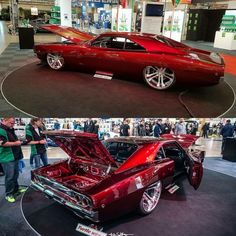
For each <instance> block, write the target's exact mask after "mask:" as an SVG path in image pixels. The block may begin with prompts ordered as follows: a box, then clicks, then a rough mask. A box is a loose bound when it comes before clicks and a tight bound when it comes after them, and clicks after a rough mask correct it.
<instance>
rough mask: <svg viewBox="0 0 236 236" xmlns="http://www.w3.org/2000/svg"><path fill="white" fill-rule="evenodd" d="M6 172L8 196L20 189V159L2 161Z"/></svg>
mask: <svg viewBox="0 0 236 236" xmlns="http://www.w3.org/2000/svg"><path fill="white" fill-rule="evenodd" d="M2 167H3V170H4V173H5V188H6V196H8V195H13V194H15V193H16V192H17V191H18V188H19V185H18V181H17V179H18V177H19V163H18V160H16V161H10V162H6V163H2Z"/></svg>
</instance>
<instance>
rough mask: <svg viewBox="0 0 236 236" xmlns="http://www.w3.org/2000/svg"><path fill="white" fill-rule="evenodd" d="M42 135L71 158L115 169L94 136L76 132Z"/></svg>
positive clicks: (46, 132)
mask: <svg viewBox="0 0 236 236" xmlns="http://www.w3.org/2000/svg"><path fill="white" fill-rule="evenodd" d="M44 134H45V135H47V137H48V138H50V139H51V140H53V141H54V142H55V143H56V144H57V145H58V146H59V147H60V148H61V149H63V150H64V151H65V152H66V153H67V154H68V155H69V156H70V157H71V158H76V159H80V160H82V161H90V162H96V163H99V164H102V165H111V166H114V167H117V165H116V162H115V161H114V160H113V159H112V157H111V156H110V154H109V153H108V151H107V149H106V148H105V147H104V146H103V144H102V143H101V142H100V140H99V139H98V136H97V135H96V134H91V133H81V132H78V131H45V132H44Z"/></svg>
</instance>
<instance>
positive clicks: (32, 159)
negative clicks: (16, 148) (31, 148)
mask: <svg viewBox="0 0 236 236" xmlns="http://www.w3.org/2000/svg"><path fill="white" fill-rule="evenodd" d="M33 164H34V155H32V154H30V165H31V166H32V165H33Z"/></svg>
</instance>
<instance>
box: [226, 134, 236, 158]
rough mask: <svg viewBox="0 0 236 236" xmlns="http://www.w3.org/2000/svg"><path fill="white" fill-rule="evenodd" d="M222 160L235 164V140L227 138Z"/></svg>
mask: <svg viewBox="0 0 236 236" xmlns="http://www.w3.org/2000/svg"><path fill="white" fill-rule="evenodd" d="M223 159H224V160H227V161H232V162H236V138H227V139H226V141H225V148H224V151H223Z"/></svg>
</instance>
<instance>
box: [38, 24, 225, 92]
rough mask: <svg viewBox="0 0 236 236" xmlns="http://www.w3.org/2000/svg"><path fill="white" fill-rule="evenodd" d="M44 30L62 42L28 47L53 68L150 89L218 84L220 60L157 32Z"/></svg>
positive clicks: (217, 56)
mask: <svg viewBox="0 0 236 236" xmlns="http://www.w3.org/2000/svg"><path fill="white" fill-rule="evenodd" d="M42 28H43V29H45V30H48V31H50V32H53V33H55V34H58V35H60V36H62V37H64V38H65V39H67V41H63V42H61V43H48V44H38V45H36V46H35V48H34V51H35V53H36V54H37V57H38V58H39V59H40V60H42V61H45V62H46V63H47V64H48V65H49V66H50V68H52V69H53V70H60V69H62V68H63V67H64V66H71V67H74V68H78V69H82V68H83V69H86V70H87V71H89V72H90V73H96V72H102V73H103V74H109V75H113V76H118V77H120V78H125V79H128V80H131V81H140V80H144V81H145V82H146V84H147V85H149V86H150V87H152V88H154V89H156V90H165V89H168V88H170V87H172V86H173V85H174V84H175V83H181V84H184V85H195V86H208V85H214V84H218V83H219V82H220V80H222V79H223V77H224V61H223V59H222V57H221V56H220V55H219V54H217V53H213V52H208V51H204V50H199V49H195V48H192V47H189V46H186V45H184V44H182V43H179V42H176V41H174V40H172V39H169V38H167V37H164V36H162V35H154V34H142V33H125V32H106V33H102V34H101V35H98V36H97V37H93V36H91V35H89V34H87V33H85V32H80V31H79V30H76V29H74V28H71V27H62V26H56V25H46V26H43V27H42Z"/></svg>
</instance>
